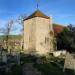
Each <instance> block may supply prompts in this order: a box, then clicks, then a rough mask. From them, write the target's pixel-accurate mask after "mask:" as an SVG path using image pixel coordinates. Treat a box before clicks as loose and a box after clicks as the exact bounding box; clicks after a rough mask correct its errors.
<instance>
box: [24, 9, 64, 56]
mask: <svg viewBox="0 0 75 75" xmlns="http://www.w3.org/2000/svg"><path fill="white" fill-rule="evenodd" d="M62 29H63V26H61V25H57V24H53V23H52V17H49V16H47V15H45V14H44V13H42V12H41V11H40V10H36V11H35V12H34V13H32V14H31V15H30V16H28V17H27V18H25V19H24V51H25V53H27V54H39V55H47V54H48V53H52V52H53V51H54V50H55V49H54V42H53V41H54V39H55V36H56V35H57V34H58V33H59V32H61V31H62Z"/></svg>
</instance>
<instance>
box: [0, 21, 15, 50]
mask: <svg viewBox="0 0 75 75" xmlns="http://www.w3.org/2000/svg"><path fill="white" fill-rule="evenodd" d="M13 23H14V22H13V20H10V21H9V22H8V23H7V24H6V25H5V27H4V28H1V29H0V33H2V34H3V35H4V40H5V42H6V48H7V50H8V49H9V38H10V32H11V31H12V26H13Z"/></svg>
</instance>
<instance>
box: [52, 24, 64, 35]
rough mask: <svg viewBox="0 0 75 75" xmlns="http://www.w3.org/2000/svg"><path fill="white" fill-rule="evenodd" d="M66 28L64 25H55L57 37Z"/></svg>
mask: <svg viewBox="0 0 75 75" xmlns="http://www.w3.org/2000/svg"><path fill="white" fill-rule="evenodd" d="M64 27H65V26H63V25H59V24H53V30H54V34H55V36H57V35H58V34H59V33H60V32H62V30H63V29H64Z"/></svg>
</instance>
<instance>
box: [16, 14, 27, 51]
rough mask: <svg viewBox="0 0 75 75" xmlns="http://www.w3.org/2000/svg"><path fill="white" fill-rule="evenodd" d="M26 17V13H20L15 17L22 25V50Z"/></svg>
mask: <svg viewBox="0 0 75 75" xmlns="http://www.w3.org/2000/svg"><path fill="white" fill-rule="evenodd" d="M25 18H26V15H25V14H24V15H21V16H19V17H18V19H17V22H18V23H19V24H20V25H21V26H22V29H21V35H22V43H21V45H22V50H23V48H24V47H23V44H24V19H25Z"/></svg>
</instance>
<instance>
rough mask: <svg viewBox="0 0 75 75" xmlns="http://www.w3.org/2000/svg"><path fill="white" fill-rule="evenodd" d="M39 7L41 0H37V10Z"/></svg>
mask: <svg viewBox="0 0 75 75" xmlns="http://www.w3.org/2000/svg"><path fill="white" fill-rule="evenodd" d="M38 8H39V0H37V10H38Z"/></svg>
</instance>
